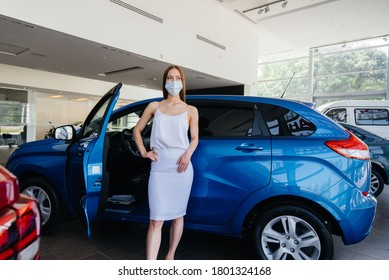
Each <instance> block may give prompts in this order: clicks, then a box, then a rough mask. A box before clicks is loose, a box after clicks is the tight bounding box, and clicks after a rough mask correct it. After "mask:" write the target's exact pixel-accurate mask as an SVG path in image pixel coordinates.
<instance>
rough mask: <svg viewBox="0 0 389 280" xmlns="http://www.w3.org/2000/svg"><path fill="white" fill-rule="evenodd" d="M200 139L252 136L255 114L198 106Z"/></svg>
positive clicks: (247, 110) (248, 110) (244, 109)
mask: <svg viewBox="0 0 389 280" xmlns="http://www.w3.org/2000/svg"><path fill="white" fill-rule="evenodd" d="M196 107H197V109H198V111H199V135H200V137H201V136H202V137H242V136H252V133H253V123H254V112H253V110H252V109H246V108H233V107H210V106H196Z"/></svg>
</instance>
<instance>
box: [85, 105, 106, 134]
mask: <svg viewBox="0 0 389 280" xmlns="http://www.w3.org/2000/svg"><path fill="white" fill-rule="evenodd" d="M109 101H110V100H109V99H107V101H106V102H105V103H104V104H103V105H102V106H101V107H100V108H99V110H98V111H97V113H96V114H95V115H94V116H93V118H92V119H91V121H90V122H89V123H86V124H85V127H84V130H83V134H82V137H81V138H86V137H93V138H95V137H97V136H98V135H99V132H100V129H101V125H102V120H103V116H104V113H105V111H106V109H107V106H108V104H109Z"/></svg>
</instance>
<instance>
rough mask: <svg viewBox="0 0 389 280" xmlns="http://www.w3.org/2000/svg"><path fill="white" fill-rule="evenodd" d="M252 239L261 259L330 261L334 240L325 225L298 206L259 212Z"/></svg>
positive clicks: (253, 246) (255, 252)
mask: <svg viewBox="0 0 389 280" xmlns="http://www.w3.org/2000/svg"><path fill="white" fill-rule="evenodd" d="M251 240H252V248H253V249H254V254H255V255H256V257H258V258H260V259H264V260H289V259H295V260H317V259H326V260H330V259H332V258H333V252H334V245H333V239H332V235H331V233H330V231H329V230H328V228H327V226H326V224H325V223H324V222H323V221H322V220H321V219H319V218H318V217H317V216H316V215H315V214H314V213H313V212H311V211H308V210H306V209H304V208H301V207H299V206H286V205H282V206H277V207H274V208H271V209H268V210H266V211H265V212H264V213H261V214H260V215H259V216H258V217H257V218H256V219H255V221H254V225H253V228H252V233H251Z"/></svg>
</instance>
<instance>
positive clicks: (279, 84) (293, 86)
mask: <svg viewBox="0 0 389 280" xmlns="http://www.w3.org/2000/svg"><path fill="white" fill-rule="evenodd" d="M308 62H309V57H308V52H293V53H289V54H287V55H282V56H280V55H277V56H269V57H265V58H262V59H261V62H260V64H259V69H258V70H259V71H258V72H259V77H258V81H259V82H258V94H259V95H260V96H269V97H284V98H291V99H297V100H302V101H309V100H310V98H309V96H308V69H309V68H308Z"/></svg>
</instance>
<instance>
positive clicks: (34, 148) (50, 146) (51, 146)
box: [8, 138, 70, 161]
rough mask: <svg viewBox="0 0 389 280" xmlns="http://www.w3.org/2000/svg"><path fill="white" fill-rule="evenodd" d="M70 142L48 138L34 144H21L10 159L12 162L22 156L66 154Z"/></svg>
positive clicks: (33, 142)
mask: <svg viewBox="0 0 389 280" xmlns="http://www.w3.org/2000/svg"><path fill="white" fill-rule="evenodd" d="M69 144H70V143H69V142H65V141H63V140H57V139H54V138H48V139H44V140H37V141H32V142H27V143H23V144H21V145H20V146H19V147H18V148H17V149H15V150H14V151H13V152H12V153H11V155H10V156H9V158H8V161H10V160H11V159H12V158H14V157H16V156H18V155H21V154H27V153H28V154H42V153H44V154H46V155H47V154H55V153H60V154H62V153H65V152H66V149H67V147H68V146H69Z"/></svg>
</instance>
